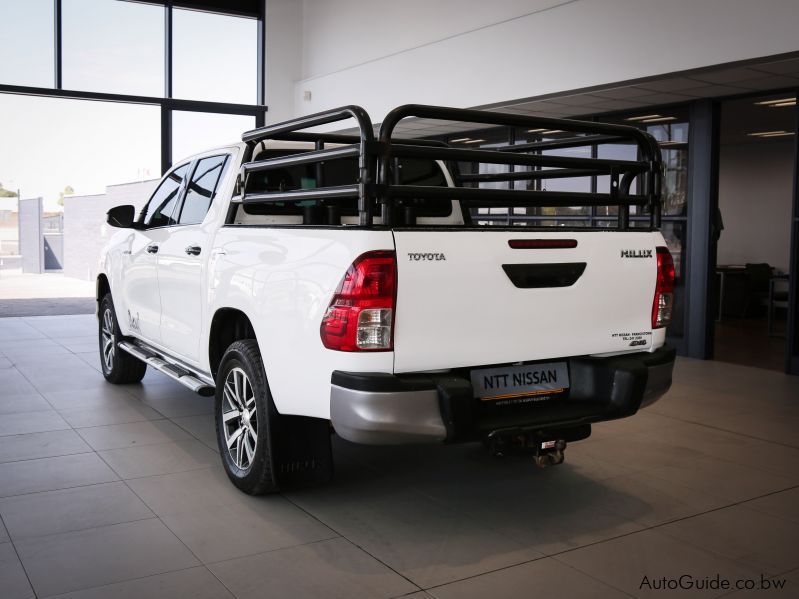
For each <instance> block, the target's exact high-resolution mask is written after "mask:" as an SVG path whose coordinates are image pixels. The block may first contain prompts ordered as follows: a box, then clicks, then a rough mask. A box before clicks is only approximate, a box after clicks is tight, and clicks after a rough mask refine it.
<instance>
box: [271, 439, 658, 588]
mask: <svg viewBox="0 0 799 599" xmlns="http://www.w3.org/2000/svg"><path fill="white" fill-rule="evenodd" d="M583 443H585V442H583ZM333 445H334V456H335V462H336V474H335V477H334V480H333V481H332V482H330V483H328V484H327V485H320V486H317V487H314V488H308V489H303V490H299V491H294V492H290V493H286V497H287V498H288V499H289V500H290V501H292V502H293V503H295V504H297V505H298V506H299V507H301V508H302V509H304V510H306V511H307V512H309V513H310V514H312V515H314V516H315V517H316V518H318V519H319V520H321V521H322V522H323V523H325V524H326V525H328V526H330V527H331V528H333V529H334V530H335V531H336V532H338V533H339V534H342V535H343V536H345V537H347V538H348V539H350V540H351V541H353V542H354V543H356V544H358V545H359V546H361V547H363V548H364V549H366V550H367V551H369V552H370V553H372V554H373V555H374V556H375V557H378V559H381V560H383V561H385V562H386V563H388V564H389V565H390V566H392V567H394V568H395V569H397V570H398V571H400V572H403V573H404V574H406V575H408V576H409V577H410V578H411V579H412V580H414V581H415V582H417V583H424V584H438V583H440V582H441V581H442V580H444V579H446V578H449V577H459V576H462V575H466V576H468V575H470V572H471V571H472V570H474V571H478V570H485V569H486V568H491V567H504V566H505V565H509V564H511V563H520V562H522V561H528V560H531V559H537V558H539V557H542V556H544V555H552V554H554V553H559V552H561V551H566V550H568V549H572V548H576V547H580V546H584V545H587V544H590V543H594V542H597V541H601V540H605V539H610V538H613V537H617V536H621V535H624V534H627V533H630V532H634V531H636V530H641V529H643V528H645V525H644V524H642V523H640V519H641V518H643V517H645V516H646V515H647V514H649V513H650V512H651V511H652V509H653V508H652V506H651V505H649V504H648V503H647V502H646V501H644V500H642V499H641V498H639V497H637V496H635V495H633V494H630V493H628V492H626V491H624V490H620V489H619V488H617V487H616V486H615V485H609V484H606V482H605V481H606V480H608V479H610V478H616V477H625V476H627V475H629V474H630V470H629V469H627V468H624V467H622V466H617V465H614V464H611V463H602V462H600V461H598V460H595V459H594V458H592V457H590V455H589V452H586V451H581V452H574V455H575V458H576V459H575V461H574V462H573V463H572V462H570V459H569V458H570V455H569V452H570V450H569V449H567V451H566V461H565V462H564V464H561V465H559V466H555V467H550V468H546V469H538V468H536V467H535V466H534V465H533V460H532V457H531V456H527V457H523V456H518V455H508V456H505V457H502V458H498V457H492V456H491V455H489V454H488V452H487V451H486V450H485V449H484V448H483V446H482V445H481V444H479V443H476V444H465V445H457V446H405V447H374V446H363V445H355V444H351V443H348V442H346V441H342V440H341V439H338V438H335V437H334V442H333Z"/></svg>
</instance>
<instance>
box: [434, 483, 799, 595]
mask: <svg viewBox="0 0 799 599" xmlns="http://www.w3.org/2000/svg"><path fill="white" fill-rule="evenodd" d="M797 488H799V485H793V486H791V487H787V488H785V489H779V490H777V491H771V492H769V493H764V494H763V495H758V496H756V497H750V498H748V499H744V500H741V501H736V502H734V503H731V504H729V505H723V506H720V507H717V508H713V509H709V510H705V511H702V512H698V513H696V514H692V515H690V516H683V517H680V518H675V519H673V520H668V521H666V522H659V523H658V524H653V525H649V526H647V525H645V524H643V523H641V522H638V524H641V525H642V526H643V527H644V528H640V529H638V530H634V531H630V532H626V533H622V534H620V535H616V536H612V537H608V538H606V539H601V540H598V541H593V542H591V543H586V544H585V545H580V546H579V547H573V548H570V549H565V550H563V551H556V552H555V553H551V554H546V555H543V556H541V557H536V558H534V559H530V560H525V561H522V562H519V563H518V564H511V565H508V566H502V567H501V568H494V569H492V570H486V571H485V572H481V573H480V574H474V575H472V576H464V577H463V578H459V579H457V580H452V581H449V582H446V583H444V584H439V585H433V586H430V587H427V588H424V589H422V590H424V591H428V590H430V589H435V588H439V587H442V586H445V585H448V584H453V583H455V582H461V581H464V580H471V579H472V578H478V577H480V576H484V575H486V574H493V573H495V572H502V571H503V570H507V569H509V568H515V567H517V566H522V565H524V564H529V563H532V562H536V561H539V560H542V559H547V558H553V559H556V560H557V558H558V556H561V555H565V554H567V553H572V552H574V551H579V550H581V549H586V548H588V547H593V546H595V545H601V544H603V543H609V542H611V541H616V540H618V539H623V538H625V537H629V536H632V535H636V534H640V533H643V532H647V531H649V530H654V529H657V528H660V527H663V526H667V525H669V524H674V523H676V522H682V521H683V520H690V519H691V518H696V517H699V516H704V515H706V514H710V513H713V512H717V511H719V510H724V509H728V508H731V507H735V506H737V505H742V504H745V503H748V502H750V501H756V500H758V499H763V498H764V497H769V496H771V495H777V494H779V493H785V492H786V491H792V490H794V489H797ZM703 551H707V552H708V553H711V554H712V555H717V554H716V553H715V552H713V551H710V550H708V549H704V548H703ZM719 557H722V558H723V559H728V558H725V557H724V556H719ZM557 561H558V562H560V563H562V564H565V565H569V564H566V562H563V561H562V560H557ZM580 571H581V572H582V570H580ZM614 588H615V587H614Z"/></svg>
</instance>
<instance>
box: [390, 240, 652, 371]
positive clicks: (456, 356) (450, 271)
mask: <svg viewBox="0 0 799 599" xmlns="http://www.w3.org/2000/svg"><path fill="white" fill-rule="evenodd" d="M394 240H395V246H396V251H397V275H398V292H397V308H396V318H395V325H394V326H395V329H394V369H395V371H396V372H414V371H425V370H435V369H443V368H455V367H464V366H479V365H490V364H501V363H508V362H516V361H527V360H543V359H549V358H560V357H566V356H576V355H586V354H599V353H611V352H624V351H641V350H646V349H648V348H650V347H651V345H652V327H651V313H652V301H653V297H654V290H655V283H656V276H657V259H656V252H655V248H656V246H658V245H665V243H664V242H663V238H662V236H661V235H660V233H653V232H640V233H639V232H627V231H625V232H612V231H585V232H582V231H579V232H560V231H554V232H541V231H535V232H534V231H514V230H491V229H484V230H474V229H461V230H457V229H450V230H441V229H439V230H434V229H423V228H419V229H406V230H395V231H394ZM547 246H551V247H547Z"/></svg>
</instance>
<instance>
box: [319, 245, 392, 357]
mask: <svg viewBox="0 0 799 599" xmlns="http://www.w3.org/2000/svg"><path fill="white" fill-rule="evenodd" d="M396 297H397V260H396V256H395V254H394V252H391V251H383V250H381V251H375V252H367V253H365V254H362V255H361V256H359V257H358V258H356V260H355V262H353V263H352V266H350V267H349V268H348V269H347V272H346V274H345V275H344V278H343V279H341V282H340V283H339V284H338V288H337V289H336V292H335V293H334V294H333V299H332V300H331V301H330V305H329V306H328V308H327V311H326V312H325V315H324V317H323V318H322V326H321V328H320V335H321V336H322V343H323V344H324V346H325V347H326V348H328V349H335V350H339V351H390V350H392V349H394V344H393V339H392V337H393V333H394V303H395V300H396Z"/></svg>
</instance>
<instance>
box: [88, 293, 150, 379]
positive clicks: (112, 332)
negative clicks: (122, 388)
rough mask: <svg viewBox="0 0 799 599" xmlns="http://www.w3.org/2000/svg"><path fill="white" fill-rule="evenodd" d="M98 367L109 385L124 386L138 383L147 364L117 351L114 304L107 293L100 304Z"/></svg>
mask: <svg viewBox="0 0 799 599" xmlns="http://www.w3.org/2000/svg"><path fill="white" fill-rule="evenodd" d="M98 337H99V341H100V365H101V366H102V369H103V376H104V377H105V380H107V381H108V382H109V383H113V384H115V385H125V384H129V383H138V382H140V381H141V380H142V379H143V378H144V373H145V372H147V364H145V363H144V362H142V361H141V360H139V359H138V358H135V357H133V356H131V355H130V354H129V353H127V352H126V351H123V350H121V349H119V341H120V334H119V323H118V322H117V316H116V312H115V311H114V302H113V300H112V299H111V294H110V293H107V294H106V295H105V297H103V299H102V301H101V302H100V318H99V334H98Z"/></svg>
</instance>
